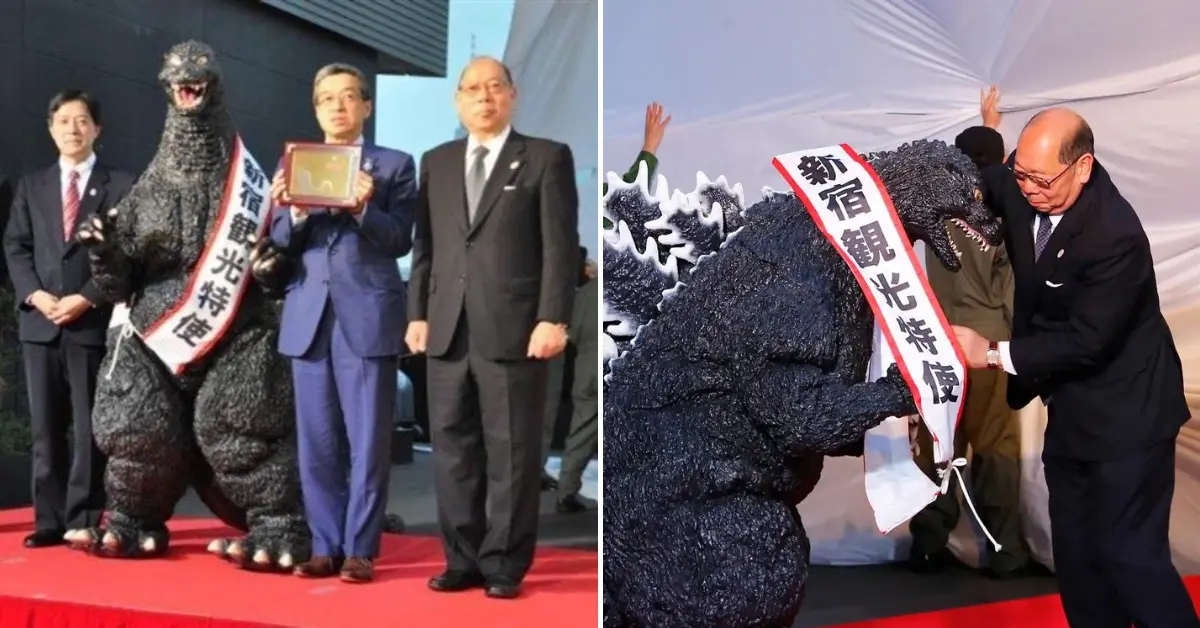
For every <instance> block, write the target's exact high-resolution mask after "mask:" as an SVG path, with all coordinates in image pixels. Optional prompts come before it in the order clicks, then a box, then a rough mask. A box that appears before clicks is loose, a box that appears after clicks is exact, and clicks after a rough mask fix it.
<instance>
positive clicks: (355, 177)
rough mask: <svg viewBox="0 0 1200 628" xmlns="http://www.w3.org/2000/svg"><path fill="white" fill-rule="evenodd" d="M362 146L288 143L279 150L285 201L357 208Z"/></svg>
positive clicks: (300, 204)
mask: <svg viewBox="0 0 1200 628" xmlns="http://www.w3.org/2000/svg"><path fill="white" fill-rule="evenodd" d="M362 156H363V155H362V146H361V145H359V144H319V143H313V142H288V143H287V144H286V145H285V146H284V153H283V179H284V186H285V192H284V194H285V196H286V198H287V203H288V204H289V205H293V206H295V207H330V208H336V209H346V210H354V209H356V208H358V207H360V198H359V194H360V191H361V190H360V188H361V184H360V183H359V176H360V175H361V174H362V170H361V168H362Z"/></svg>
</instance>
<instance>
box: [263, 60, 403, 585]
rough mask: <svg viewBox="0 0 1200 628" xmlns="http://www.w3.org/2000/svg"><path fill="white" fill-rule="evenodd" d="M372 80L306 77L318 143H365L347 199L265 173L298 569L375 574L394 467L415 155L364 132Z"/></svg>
mask: <svg viewBox="0 0 1200 628" xmlns="http://www.w3.org/2000/svg"><path fill="white" fill-rule="evenodd" d="M371 93H372V90H371V84H370V82H369V81H368V79H367V77H366V75H364V74H363V73H362V72H361V71H360V70H358V69H357V68H355V67H353V66H350V65H346V64H343V63H332V64H330V65H327V66H325V67H323V68H321V69H320V70H319V71H318V72H317V75H316V77H315V78H314V79H313V107H314V109H315V113H316V117H317V122H318V124H319V125H320V126H321V130H322V131H323V132H324V134H325V143H327V144H363V165H362V168H363V170H362V171H361V172H359V173H358V175H357V179H356V181H355V196H356V197H357V200H358V204H357V205H356V206H355V207H353V208H350V209H347V210H341V211H330V210H326V209H323V208H304V207H295V206H291V205H290V204H289V199H288V197H287V187H286V185H285V184H284V179H283V174H282V172H279V173H277V174H276V175H275V179H274V181H273V182H272V185H271V196H272V200H273V202H274V208H273V210H272V211H273V213H272V216H273V219H272V224H271V239H272V240H273V241H274V243H275V245H276V246H279V247H281V248H284V249H287V250H289V251H290V252H291V253H292V254H293V255H295V256H297V257H299V259H300V269H299V270H300V272H298V273H297V276H296V279H295V280H294V281H293V282H292V284H291V285H289V286H288V288H287V297H286V298H285V299H284V303H283V315H282V319H281V321H280V329H279V351H280V353H282V354H283V355H285V356H287V357H289V358H291V363H292V380H293V383H294V386H295V397H296V428H297V429H296V436H297V443H298V449H299V454H300V456H299V457H300V482H301V486H302V488H303V491H304V510H305V515H306V516H307V518H308V525H309V528H310V530H311V531H312V542H313V556H312V559H311V560H309V561H308V562H306V563H303V564H300V565H297V566H296V569H295V572H296V575H298V576H301V577H307V578H327V577H332V576H340V577H341V579H342V580H343V581H345V582H349V583H364V582H369V581H371V580H372V579H374V577H375V566H374V560H375V558H376V557H378V556H379V544H380V539H381V537H382V535H383V527H384V517H385V508H386V506H387V496H388V480H389V474H390V472H391V461H390V460H389V456H388V453H389V444H390V442H391V440H390V437H391V430H392V417H393V408H394V407H395V403H396V369H397V367H398V364H397V362H398V360H399V356H400V355H401V354H402V353H404V348H403V340H404V326H405V321H404V317H403V315H402V313H403V312H404V310H405V303H404V301H405V287H404V282H403V280H402V279H401V278H400V268H399V266H397V265H396V260H397V259H398V258H400V257H403V256H404V255H406V254H407V253H408V252H409V249H411V248H412V225H413V206H414V204H415V203H416V197H417V189H416V176H415V175H416V167H415V165H414V164H413V159H412V157H411V156H410V155H408V154H407V153H403V152H400V151H398V150H393V149H390V148H384V147H382V146H376V145H373V144H370V143H364V142H363V127H364V125H365V124H366V121H367V119H368V118H369V117H370V115H371V111H372V97H371Z"/></svg>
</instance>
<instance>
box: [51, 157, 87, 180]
mask: <svg viewBox="0 0 1200 628" xmlns="http://www.w3.org/2000/svg"><path fill="white" fill-rule="evenodd" d="M95 167H96V153H92V154H91V155H88V158H87V159H84V160H83V161H81V162H79V163H77V164H74V165H72V164H69V163H67V160H66V159H64V158H62V157H59V158H58V169H59V170H61V171H62V174H63V176H64V177H65V176H67V175H68V174H70V173H71V171H72V170H75V171H77V172H78V173H79V178H81V179H83V178H86V176H87V174H88V173H90V172H91V171H92V169H93V168H95Z"/></svg>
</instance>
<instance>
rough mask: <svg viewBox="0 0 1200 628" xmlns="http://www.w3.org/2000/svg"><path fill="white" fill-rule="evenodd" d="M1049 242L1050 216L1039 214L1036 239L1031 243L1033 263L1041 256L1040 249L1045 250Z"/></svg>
mask: <svg viewBox="0 0 1200 628" xmlns="http://www.w3.org/2000/svg"><path fill="white" fill-rule="evenodd" d="M1049 241H1050V216H1047V215H1046V214H1041V213H1039V214H1038V230H1037V238H1036V239H1035V240H1034V241H1033V261H1035V262H1036V261H1038V258H1039V257H1041V256H1042V249H1044V248H1046V243H1047V242H1049Z"/></svg>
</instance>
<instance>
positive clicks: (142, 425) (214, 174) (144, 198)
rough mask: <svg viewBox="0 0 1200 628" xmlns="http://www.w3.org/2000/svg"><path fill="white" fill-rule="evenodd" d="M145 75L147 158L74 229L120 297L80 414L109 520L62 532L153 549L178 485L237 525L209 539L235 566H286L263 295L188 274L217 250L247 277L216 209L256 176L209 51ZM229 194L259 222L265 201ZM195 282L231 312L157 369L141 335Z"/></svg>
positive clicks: (283, 438)
mask: <svg viewBox="0 0 1200 628" xmlns="http://www.w3.org/2000/svg"><path fill="white" fill-rule="evenodd" d="M158 78H159V80H160V81H161V82H162V85H163V87H164V89H165V90H166V93H167V97H168V101H169V105H168V113H167V119H166V123H165V127H164V129H163V134H162V139H161V142H160V144H159V147H158V152H157V154H156V155H155V156H154V158H153V160H152V161H151V163H150V165H149V166H148V168H147V169H146V171H145V173H143V174H142V176H141V177H140V178H139V179H138V181H137V183H136V184H135V185H134V186H133V189H132V190H131V192H130V194H129V196H128V197H127V198H126V199H125V200H124V201H123V202H122V203H121V204H120V205H118V206H117V207H116V208H114V209H113V210H112V211H111V212H110V213H109V214H108V215H105V216H97V217H96V218H94V219H93V221H92V222H91V224H90V225H88V226H87V227H86V228H85V229H82V230H81V231H80V233H79V239H80V241H81V242H83V243H84V244H85V245H87V246H88V247H89V258H90V260H91V267H92V273H93V276H94V277H95V281H96V284H97V285H98V286H99V287H100V288H101V290H103V292H104V293H105V295H106V296H107V297H108V298H109V299H110V300H112V301H113V302H124V303H126V304H128V306H129V323H128V324H127V325H126V326H125V327H122V328H119V329H114V330H113V332H112V333H110V340H109V346H108V355H107V356H106V357H105V361H104V364H103V366H102V373H103V374H104V376H103V377H102V378H101V380H100V383H99V388H98V390H97V392H96V402H95V408H96V409H95V412H94V416H93V422H94V424H95V438H96V444H97V446H98V447H99V448H100V449H101V451H103V452H104V453H105V454H106V455H107V456H108V468H107V471H106V474H105V489H106V491H107V494H108V508H107V509H108V512H109V516H108V520H107V522H106V525H105V526H104V527H103V528H102V529H97V530H86V531H72V532H71V533H69V535H68V536H69V538H71V537H72V536H73V537H74V538H71V540H72V544H73V545H75V546H76V547H78V548H81V549H86V550H88V551H92V552H94V553H95V554H96V555H99V556H105V557H116V558H133V557H153V556H159V555H161V554H163V553H165V552H166V551H167V549H168V545H169V535H168V531H167V527H166V525H165V524H166V521H167V520H168V519H169V518H170V517H171V515H172V513H173V511H174V509H175V505H176V503H178V501H179V500H180V498H181V497H183V495H184V492H185V491H186V490H187V489H188V488H189V486H190V487H192V488H193V489H195V490H196V492H197V493H198V494H199V496H200V498H201V500H202V501H203V502H204V503H205V504H206V505H207V506H208V507H209V509H210V510H212V511H213V513H214V514H216V515H217V516H218V517H219V518H220V519H221V520H222V521H224V522H225V523H227V524H229V525H231V526H233V527H235V528H237V529H239V530H242V531H247V534H246V536H245V537H244V538H241V539H238V540H236V541H232V542H228V541H225V540H217V541H214V544H213V545H212V546H210V549H211V550H213V551H215V552H218V553H222V554H223V555H225V556H227V557H228V558H230V559H232V560H235V562H238V563H240V564H242V565H244V566H249V567H257V568H260V569H270V568H288V567H290V566H292V565H293V564H295V563H299V562H301V561H304V560H307V558H308V555H309V553H310V541H309V531H308V528H307V525H306V524H305V520H304V518H303V514H302V513H303V507H302V502H301V495H300V482H299V476H298V470H297V463H296V447H295V412H294V406H293V403H294V402H293V397H292V383H291V381H292V380H291V373H290V370H289V368H288V364H287V362H286V361H285V359H284V358H283V357H282V356H280V355H279V354H278V353H277V352H276V350H275V346H276V335H277V330H278V327H279V325H278V320H277V314H276V310H275V306H274V303H273V302H272V300H271V297H270V296H268V295H267V294H265V291H264V290H263V287H264V286H263V285H262V284H261V283H260V282H255V281H253V280H251V279H249V278H247V279H246V280H245V281H246V283H243V284H242V285H244V286H245V288H244V292H242V293H241V298H240V301H239V300H238V299H237V298H236V295H233V296H231V294H230V293H229V291H228V290H223V289H216V290H207V289H206V288H207V287H208V286H206V285H205V284H206V280H209V279H210V276H209V275H205V276H204V277H197V275H200V274H202V271H203V272H208V270H209V269H210V268H211V267H210V266H206V265H205V264H206V263H211V261H210V260H209V259H208V258H209V256H210V255H214V254H215V255H217V256H218V259H219V260H221V261H222V266H223V271H218V272H224V273H225V274H226V276H229V277H241V275H242V274H245V273H248V272H249V268H248V265H249V262H248V260H249V259H250V258H251V255H250V254H249V253H250V251H249V250H248V248H249V246H252V245H253V244H254V238H255V233H256V232H255V231H254V230H249V231H246V230H244V231H243V232H241V234H240V238H238V237H234V236H232V235H230V236H229V237H225V238H222V236H226V235H227V234H231V233H233V232H232V231H226V230H225V226H224V225H225V224H227V223H226V218H225V211H223V208H224V207H225V206H226V204H227V203H229V202H230V200H231V196H232V197H237V195H238V192H237V189H236V188H235V187H234V183H233V182H234V181H235V178H234V175H235V174H237V173H238V172H244V173H245V174H243V175H242V176H243V177H249V178H250V179H252V180H253V179H257V177H259V176H265V175H263V174H262V172H261V170H257V167H256V166H255V167H253V168H252V167H251V164H252V161H249V160H245V156H243V150H242V148H241V145H240V140H239V139H238V138H237V134H236V132H235V131H234V128H233V124H232V120H231V117H230V113H229V110H228V109H227V108H226V106H225V104H224V102H223V98H224V94H223V88H222V84H221V70H220V67H219V66H218V64H217V59H216V56H215V54H214V52H213V50H212V49H211V48H210V47H209V46H207V45H205V44H202V43H199V42H186V43H182V44H179V45H176V46H175V47H173V48H172V49H171V50H170V52H169V53H168V54H167V55H166V57H165V60H164V65H163V67H162V71H161V72H160V74H159V77H158ZM239 156H242V157H241V158H239ZM243 164H245V167H246V170H244V171H243V170H242V167H243ZM227 180H228V181H227ZM262 181H263V180H262V179H257V183H258V184H259V187H258V189H260V190H261V189H264V188H263V187H262V185H263V183H262ZM227 187H228V188H229V189H228V190H227ZM243 190H245V188H243ZM249 193H252V192H245V191H243V194H249ZM258 201H262V203H261V206H260V205H259V204H258ZM242 202H243V204H244V206H245V207H249V208H252V209H259V210H261V212H262V214H263V217H262V219H263V220H265V219H266V216H265V214H266V213H267V212H268V208H269V199H266V200H263V199H261V198H258V197H255V198H253V199H248V200H247V199H246V198H245V197H243V201H242ZM235 204H236V203H235ZM230 206H232V205H230ZM235 220H236V218H235ZM257 233H258V234H261V233H262V230H258V231H257ZM210 248H211V249H213V252H212V253H206V252H207V251H209V249H210ZM230 252H233V253H236V254H229V253H230ZM222 254H228V255H227V257H221V255H222ZM231 285H232V284H231ZM193 288H195V289H196V290H199V294H201V295H202V296H201V300H200V301H199V303H200V305H199V306H197V307H205V308H210V309H211V310H212V311H213V312H214V313H215V312H217V311H218V309H220V310H221V311H225V310H226V308H228V311H229V312H230V313H229V314H228V319H227V320H228V326H227V327H226V329H225V331H224V333H223V334H221V333H219V332H218V333H217V334H216V335H214V336H211V338H212V340H211V342H210V344H209V345H208V346H207V347H206V348H207V351H206V352H203V353H201V354H200V356H199V357H198V358H197V359H196V360H194V361H192V362H190V363H187V364H184V365H182V368H170V367H169V366H168V365H167V364H165V363H164V360H163V358H162V357H161V355H162V354H161V352H159V353H156V352H155V351H154V350H152V343H151V342H150V341H149V340H148V338H149V336H150V335H151V333H152V332H148V331H147V330H148V328H153V327H155V326H156V325H158V324H160V323H161V322H162V321H164V320H168V321H169V319H170V317H171V316H172V315H173V314H174V313H177V312H178V311H180V309H181V308H186V307H187V304H186V303H185V301H187V299H188V298H189V297H188V295H189V294H191V293H193ZM218 288H220V286H218ZM133 330H141V331H140V332H134V331H133ZM201 331H204V330H201Z"/></svg>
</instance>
